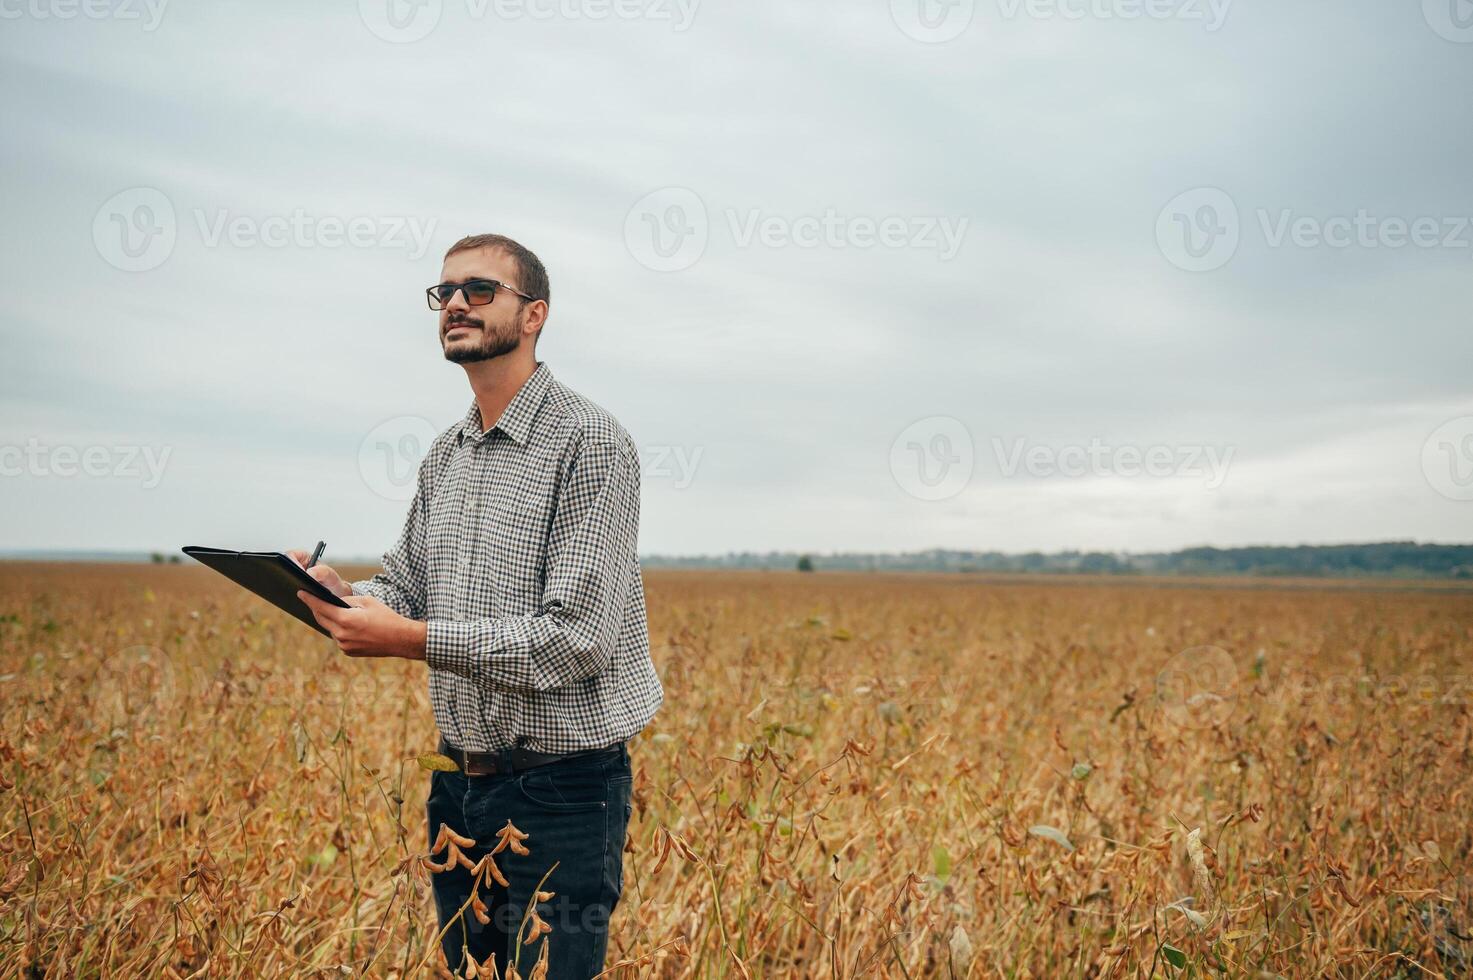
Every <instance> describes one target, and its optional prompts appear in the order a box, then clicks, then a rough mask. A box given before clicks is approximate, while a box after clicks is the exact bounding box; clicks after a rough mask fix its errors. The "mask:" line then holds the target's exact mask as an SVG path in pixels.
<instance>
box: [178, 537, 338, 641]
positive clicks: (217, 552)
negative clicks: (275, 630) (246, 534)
mask: <svg viewBox="0 0 1473 980" xmlns="http://www.w3.org/2000/svg"><path fill="white" fill-rule="evenodd" d="M182 550H183V551H184V553H185V554H186V555H188V556H189V557H191V558H193V559H195V560H196V561H198V562H199V563H200V564H202V565H208V566H209V567H211V568H213V569H214V570H215V571H217V572H219V573H220V574H221V575H224V576H225V577H226V578H228V579H230V580H231V581H232V582H234V583H236V584H237V585H242V586H244V587H246V588H247V589H250V590H251V591H252V592H254V593H255V594H256V595H258V596H260V597H261V598H262V599H265V600H266V601H267V602H269V603H271V604H272V605H273V606H275V607H276V608H278V609H281V610H283V611H284V612H288V613H291V614H292V615H293V616H295V617H297V618H298V619H300V620H301V621H302V622H304V623H306V624H307V625H308V626H310V627H312V628H313V629H315V630H316V631H317V632H319V633H321V634H322V635H323V636H331V635H332V634H330V633H328V631H327V630H325V629H323V628H322V627H321V626H319V625H318V624H317V620H316V619H314V618H312V610H310V609H308V608H307V604H306V603H305V602H303V601H302V600H301V599H298V598H297V590H298V589H301V590H302V591H304V592H308V593H310V594H312V595H314V596H316V597H317V598H319V599H321V600H322V601H323V602H326V603H330V604H332V605H334V606H341V607H342V608H343V609H348V608H350V607H349V606H348V604H347V603H346V602H344V601H343V600H341V599H339V598H338V597H337V596H335V595H333V594H332V593H331V592H330V591H328V588H327V586H325V585H323V584H322V583H321V582H319V581H317V580H316V579H315V578H313V577H312V576H311V575H308V574H307V572H306V570H305V569H303V568H302V566H301V565H298V564H297V563H296V562H295V561H293V560H292V559H291V558H290V557H288V556H287V555H283V554H282V553H281V552H279V551H226V550H224V549H222V548H202V547H200V546H199V545H189V546H188V547H186V548H184V549H182Z"/></svg>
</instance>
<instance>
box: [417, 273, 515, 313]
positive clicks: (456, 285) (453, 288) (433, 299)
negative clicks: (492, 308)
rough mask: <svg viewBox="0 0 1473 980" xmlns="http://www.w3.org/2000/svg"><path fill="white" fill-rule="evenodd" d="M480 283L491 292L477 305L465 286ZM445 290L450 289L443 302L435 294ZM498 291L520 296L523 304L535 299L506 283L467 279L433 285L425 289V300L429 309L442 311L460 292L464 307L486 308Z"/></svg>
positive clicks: (493, 300)
mask: <svg viewBox="0 0 1473 980" xmlns="http://www.w3.org/2000/svg"><path fill="white" fill-rule="evenodd" d="M482 283H485V284H487V285H489V286H490V287H491V292H490V295H488V296H487V297H486V299H485V300H484V301H483V302H480V303H477V302H476V301H475V300H473V299H471V293H470V290H469V289H467V288H466V287H467V286H473V285H479V284H482ZM447 288H448V289H450V292H449V293H448V294H446V296H445V298H444V299H443V300H442V299H440V297H439V296H438V295H436V294H437V292H438V291H440V290H442V289H447ZM498 289H504V290H506V291H507V292H509V293H512V294H513V295H516V296H520V297H521V298H522V301H523V302H524V303H530V302H533V301H534V300H535V299H536V297H535V296H528V295H527V294H526V293H524V292H522V291H521V290H519V289H517V288H515V287H513V286H508V285H507V284H506V283H504V282H500V281H498V280H496V279H467V280H466V281H465V282H441V283H436V284H435V285H433V286H431V287H430V288H429V289H426V290H425V299H426V300H428V301H429V304H430V309H432V310H436V311H439V310H443V309H444V308H445V307H447V306H449V305H450V301H451V300H453V299H454V298H455V294H456V293H457V292H460V293H464V294H465V301H466V305H468V306H488V305H490V304H491V303H493V302H495V300H496V290H498ZM437 303H438V304H439V305H438V306H437V305H436V304H437Z"/></svg>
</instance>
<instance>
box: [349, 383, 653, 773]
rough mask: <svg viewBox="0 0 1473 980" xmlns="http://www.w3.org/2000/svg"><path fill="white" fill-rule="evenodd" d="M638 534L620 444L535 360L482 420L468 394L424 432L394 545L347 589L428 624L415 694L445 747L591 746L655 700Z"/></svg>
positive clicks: (594, 412) (617, 434)
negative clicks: (423, 696)
mask: <svg viewBox="0 0 1473 980" xmlns="http://www.w3.org/2000/svg"><path fill="white" fill-rule="evenodd" d="M638 533H639V457H638V453H637V451H636V450H635V447H634V441H633V440H632V439H630V437H629V433H627V432H625V431H624V428H623V426H621V425H620V424H619V423H618V422H617V421H616V420H615V419H614V417H613V416H611V415H609V414H608V413H607V412H605V411H604V410H603V409H602V408H600V407H599V406H597V405H595V404H594V403H593V402H591V401H588V400H587V399H586V398H584V397H582V396H581V395H579V394H577V393H576V392H574V391H572V390H570V389H568V388H566V387H564V386H563V385H562V384H560V383H558V382H557V381H555V380H553V377H552V372H551V371H549V370H548V368H547V365H545V364H543V363H541V362H538V366H537V370H536V372H535V373H534V374H533V375H532V377H531V378H529V379H527V382H526V384H524V385H522V388H521V390H520V391H518V392H517V394H516V397H515V398H513V399H512V401H511V404H509V405H508V406H507V407H506V411H505V412H503V413H502V415H501V419H500V420H499V421H498V422H497V423H496V424H495V425H494V426H492V427H491V428H490V429H488V430H486V431H484V432H483V431H482V429H481V413H480V409H479V408H478V407H477V405H476V403H475V401H474V400H472V402H471V407H470V411H468V412H466V415H465V418H464V419H463V420H461V421H460V422H458V423H456V424H455V425H453V426H451V427H450V428H449V429H447V430H446V431H445V432H443V433H441V434H440V435H439V436H438V437H437V438H436V439H435V441H434V443H433V445H431V447H430V451H429V453H428V454H427V455H426V456H425V458H424V461H423V462H422V463H421V464H420V467H419V484H418V489H417V491H416V493H415V496H414V500H413V502H412V503H411V504H410V508H409V517H408V520H406V521H405V524H404V531H403V533H402V534H401V535H400V537H399V542H398V544H396V545H395V546H394V549H393V550H392V551H389V552H388V553H386V554H385V555H384V560H383V571H382V572H380V573H379V574H377V575H375V576H374V577H373V578H371V579H365V580H363V581H360V582H354V583H352V584H353V591H354V592H355V593H357V594H358V595H369V596H374V597H375V598H377V599H379V600H380V601H381V602H383V603H384V604H385V605H387V606H389V607H390V608H391V609H393V610H394V611H395V612H397V613H399V614H400V615H401V616H407V617H409V618H411V619H421V620H426V621H427V622H428V629H427V632H428V639H427V641H426V644H425V661H426V662H427V663H428V665H429V668H430V670H429V674H430V703H431V705H432V706H433V708H434V712H435V722H436V724H437V725H438V726H439V728H440V734H441V735H443V736H444V738H445V739H446V741H448V742H450V743H451V744H452V745H455V746H457V747H459V748H462V749H467V750H470V751H477V752H485V751H494V750H497V749H503V748H509V747H512V746H521V747H525V748H530V749H534V750H537V751H541V752H575V751H579V750H582V749H592V748H599V747H601V746H605V745H608V744H610V743H612V742H615V741H619V740H622V739H627V738H629V737H630V736H632V735H635V734H636V733H638V732H639V731H640V730H641V729H642V728H644V726H645V724H646V723H648V722H649V720H650V718H651V717H652V716H653V715H654V713H655V710H656V709H657V708H658V707H659V706H660V702H661V701H662V699H663V692H662V689H661V687H660V680H659V677H658V676H657V675H656V673H655V668H654V664H653V663H652V662H651V661H650V643H649V630H648V628H647V627H646V625H645V609H644V586H643V583H642V582H641V580H640V574H639V558H638V556H637V554H636V542H637V538H638Z"/></svg>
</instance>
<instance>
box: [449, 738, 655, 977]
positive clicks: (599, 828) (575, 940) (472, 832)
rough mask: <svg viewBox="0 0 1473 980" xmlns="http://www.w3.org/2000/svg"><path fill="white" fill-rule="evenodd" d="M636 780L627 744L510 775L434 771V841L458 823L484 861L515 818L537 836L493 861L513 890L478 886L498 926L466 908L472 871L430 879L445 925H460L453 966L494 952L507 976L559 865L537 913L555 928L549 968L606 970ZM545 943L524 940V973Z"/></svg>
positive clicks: (452, 937)
mask: <svg viewBox="0 0 1473 980" xmlns="http://www.w3.org/2000/svg"><path fill="white" fill-rule="evenodd" d="M631 782H632V777H631V775H630V771H629V752H628V749H626V748H625V746H623V745H622V744H621V745H619V746H617V747H614V748H611V749H608V750H606V751H603V752H598V753H595V754H590V755H585V756H578V757H575V758H572V759H565V760H563V761H560V762H554V763H551V764H549V765H545V766H538V767H537V768H535V769H528V770H526V771H525V772H520V773H515V774H512V775H506V776H466V775H465V774H463V773H461V772H438V771H436V772H432V773H431V774H430V798H429V801H428V802H427V803H426V804H425V810H426V813H427V815H428V817H429V839H430V842H431V844H433V843H434V840H435V837H436V836H437V835H438V834H439V832H440V824H442V823H445V824H449V825H450V829H451V830H454V831H455V832H456V833H458V834H462V835H464V836H466V837H469V838H471V839H473V840H474V841H475V842H476V846H475V847H473V848H471V849H470V850H468V851H467V852H466V856H467V857H468V858H470V860H471V862H472V863H474V862H477V861H479V860H480V859H481V856H482V855H484V854H486V853H487V852H488V851H490V850H492V849H493V848H495V846H496V844H497V838H496V832H497V831H499V830H501V829H502V828H503V827H505V826H506V822H507V821H508V820H510V821H511V822H512V824H514V825H515V826H516V828H517V829H518V830H521V831H522V832H524V833H526V834H528V835H529V836H528V837H527V839H526V840H525V841H524V842H523V846H525V847H526V848H527V849H528V850H529V851H530V852H531V853H530V854H528V855H525V856H523V855H519V854H515V853H513V852H512V850H511V849H510V848H507V849H505V850H503V851H502V852H501V853H500V854H497V855H496V857H495V858H494V859H493V860H495V861H496V864H497V866H498V867H499V868H500V869H501V873H502V874H503V875H505V876H506V879H507V881H508V882H510V887H509V888H503V887H502V886H500V885H497V884H496V883H495V882H494V881H493V882H491V883H490V887H489V889H488V888H487V887H486V886H485V885H484V884H478V885H477V893H478V894H479V895H480V897H481V900H482V901H483V902H485V903H486V905H487V906H489V911H488V914H489V915H490V917H491V922H490V924H489V925H482V924H481V921H480V920H479V919H478V918H477V917H476V915H475V913H474V912H473V911H472V910H471V909H470V908H469V907H466V908H465V912H464V913H463V914H462V913H461V911H460V910H461V908H462V907H463V906H465V905H466V902H467V901H469V899H470V895H471V874H470V872H469V871H467V870H466V869H465V868H464V867H456V868H453V869H451V870H448V871H440V872H436V873H434V874H432V875H431V876H430V880H431V881H432V882H433V883H434V889H435V906H436V909H437V910H438V912H439V919H440V924H439V928H444V926H445V924H446V923H447V922H449V923H451V925H450V928H449V929H448V930H446V932H445V937H444V939H443V941H442V947H443V948H444V950H445V959H446V962H448V963H449V964H450V969H451V971H453V972H455V973H457V974H459V973H461V971H462V970H463V969H464V959H463V956H464V954H465V953H466V952H469V953H470V955H472V956H474V957H475V958H476V962H477V963H484V962H485V961H486V960H487V959H488V958H493V957H494V960H495V963H496V968H497V970H498V971H500V973H499V974H498V975H504V973H505V971H506V964H507V963H508V962H509V961H516V960H517V958H518V953H517V945H516V935H517V931H518V928H519V927H520V926H521V924H522V918H523V915H524V913H525V912H526V911H527V903H528V902H529V901H530V900H531V899H532V895H533V892H534V891H535V890H536V889H537V883H538V882H539V881H541V880H542V876H543V875H544V874H547V871H548V869H549V868H552V867H553V865H554V864H556V865H557V867H556V868H555V869H554V870H553V871H552V874H551V875H550V876H549V877H548V879H547V883H546V884H544V885H543V886H542V890H543V891H550V892H552V893H553V897H552V899H551V900H550V901H546V902H539V903H537V914H538V915H539V916H541V918H542V919H543V921H545V922H546V923H547V924H548V925H550V926H552V932H551V933H550V934H548V935H547V936H546V937H545V938H546V941H547V943H548V954H549V959H548V963H549V970H548V974H547V975H548V977H549V978H550V980H588V978H589V977H591V976H594V975H595V974H597V973H599V972H601V971H602V970H603V968H604V965H603V964H604V954H605V953H606V951H607V949H608V925H609V916H610V915H611V914H612V913H613V911H614V906H615V905H617V904H618V902H619V895H620V893H621V892H622V891H623V887H624V833H625V830H626V829H627V827H628V825H629V812H630V805H629V793H630V787H631ZM439 857H440V858H443V857H444V854H443V852H442V854H440V855H439ZM523 938H524V939H525V938H526V935H525V934H524V935H523ZM542 942H543V940H542V939H539V940H538V941H537V942H535V943H533V944H531V945H523V946H522V947H521V953H520V966H519V967H518V971H519V972H520V973H521V974H522V976H526V975H527V974H528V973H529V972H530V970H531V966H532V964H534V963H536V962H537V956H538V954H539V953H540V952H541V947H542Z"/></svg>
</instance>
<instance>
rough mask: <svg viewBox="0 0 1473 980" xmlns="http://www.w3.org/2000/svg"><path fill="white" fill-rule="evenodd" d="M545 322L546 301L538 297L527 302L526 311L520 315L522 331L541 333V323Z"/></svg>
mask: <svg viewBox="0 0 1473 980" xmlns="http://www.w3.org/2000/svg"><path fill="white" fill-rule="evenodd" d="M546 322H547V301H546V300H542V299H538V300H533V301H532V302H530V303H528V304H527V310H526V313H525V314H523V316H522V333H539V334H540V333H541V332H542V325H543V324H544V323H546Z"/></svg>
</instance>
